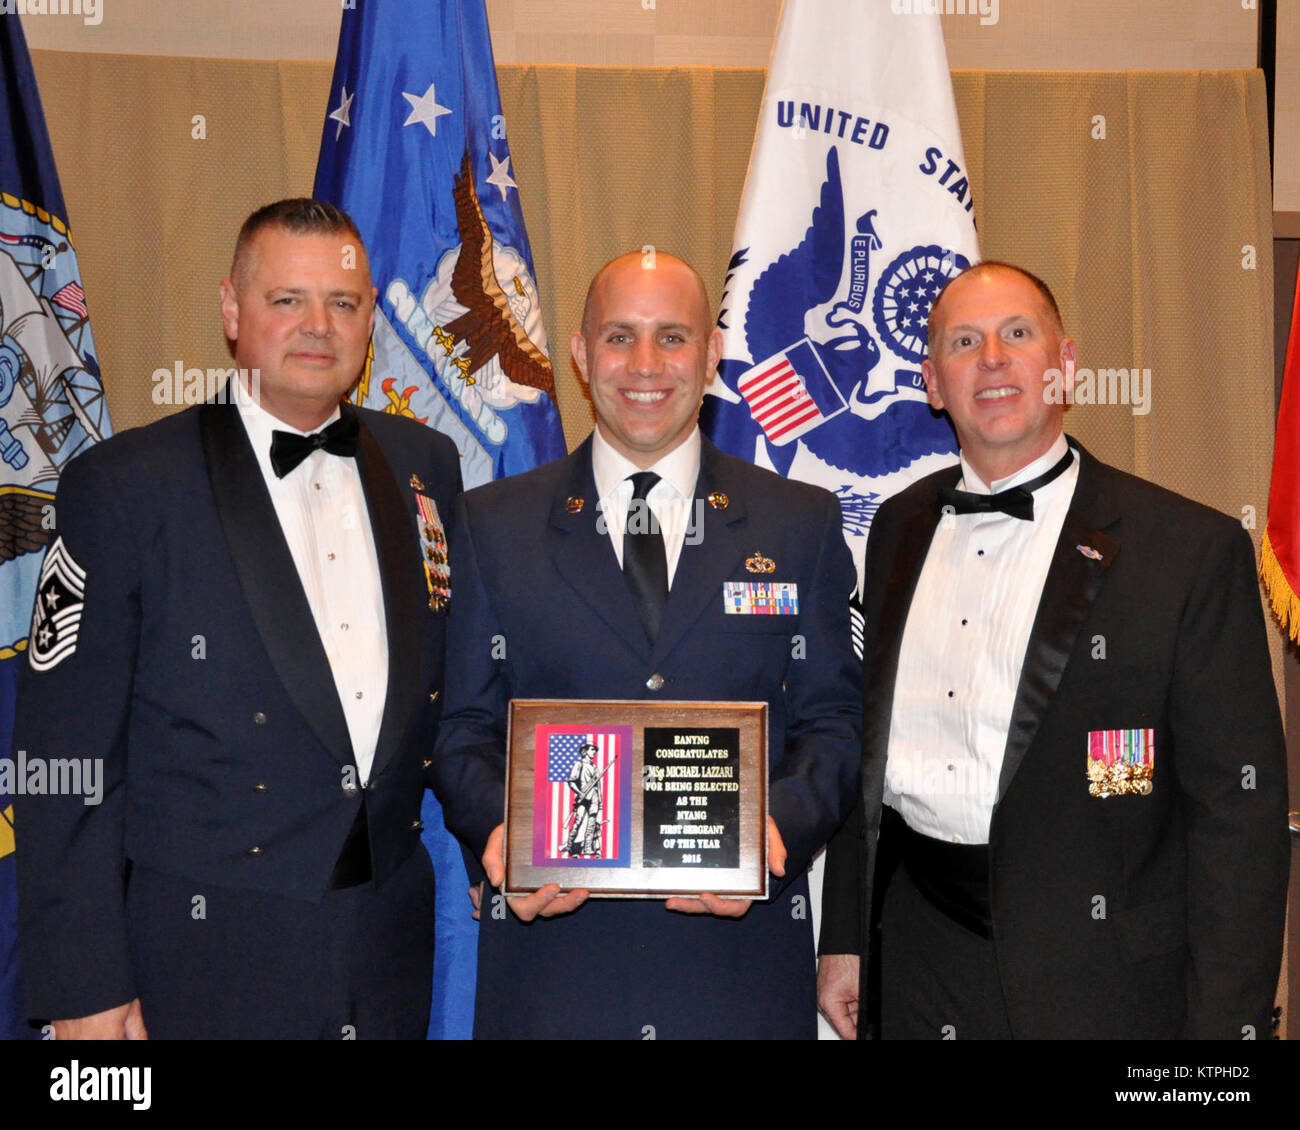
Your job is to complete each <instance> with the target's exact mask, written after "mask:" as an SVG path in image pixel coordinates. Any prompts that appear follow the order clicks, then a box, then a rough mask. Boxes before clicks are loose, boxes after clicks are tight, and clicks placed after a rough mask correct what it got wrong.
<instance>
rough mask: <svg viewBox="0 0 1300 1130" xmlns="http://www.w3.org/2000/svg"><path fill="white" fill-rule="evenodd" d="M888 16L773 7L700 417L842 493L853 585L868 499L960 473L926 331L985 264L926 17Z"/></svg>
mask: <svg viewBox="0 0 1300 1130" xmlns="http://www.w3.org/2000/svg"><path fill="white" fill-rule="evenodd" d="M891 7H892V6H891V5H889V4H886V3H884V2H883V0H869V2H864V3H858V4H843V3H838V2H837V0H786V3H785V7H784V10H783V12H782V15H781V21H780V26H779V28H778V30H777V37H776V45H775V47H774V48H773V51H772V62H771V67H770V69H769V72H768V79H767V90H766V92H765V94H764V97H763V104H762V107H761V109H760V111H759V124H758V131H757V134H756V136H755V138H754V148H753V152H752V154H751V156H750V162H749V176H748V179H747V181H746V183H745V193H744V197H743V199H742V200H741V205H740V216H739V219H738V220H737V223H736V237H735V241H734V244H733V246H734V247H735V249H736V250H735V252H734V254H733V255H732V258H731V263H730V265H729V267H728V273H727V282H726V289H725V293H724V295H723V299H722V309H721V311H720V313H719V316H718V324H719V325H720V326H721V328H722V331H723V360H722V364H721V365H720V367H719V379H718V380H717V381H715V382H714V384H713V386H712V387H711V389H710V390H709V391H710V393H711V394H712V395H709V396H707V397H706V398H705V406H704V413H703V419H704V421H705V427H706V430H708V431H709V432H710V434H711V435H712V437H713V438H714V440H716V441H717V443H718V444H719V445H720V446H721V447H723V448H725V449H726V450H728V451H731V452H732V453H734V454H736V455H740V456H742V457H743V458H746V459H752V460H753V461H754V462H756V463H759V464H761V465H763V466H766V467H770V468H772V469H774V470H776V471H778V472H779V473H781V474H783V475H786V476H788V477H791V478H797V479H803V480H805V481H807V482H812V483H816V484H818V485H819V486H824V487H826V488H827V489H829V490H831V491H834V492H835V494H836V495H838V497H839V499H840V504H841V506H842V507H843V510H844V528H845V535H846V537H847V538H848V541H849V545H850V548H852V550H853V553H854V559H855V560H856V562H857V565H858V571H859V576H860V575H861V571H862V562H863V556H864V554H865V550H866V537H867V532H868V530H869V529H870V526H871V519H872V517H873V516H874V514H875V512H876V510H877V508H878V507H879V505H880V503H881V502H882V501H884V499H886V498H888V497H889V496H890V495H891V494H894V493H895V492H897V491H898V490H901V489H902V488H903V487H905V486H906V485H907V484H908V483H910V482H912V481H913V480H915V479H917V478H920V477H921V476H922V475H925V474H928V473H929V472H931V471H933V470H935V469H936V468H938V467H940V466H943V465H945V464H949V463H952V462H953V459H954V452H955V451H956V449H957V446H956V439H955V437H954V435H953V432H952V429H951V428H950V427H949V425H948V422H947V420H946V419H944V418H943V417H942V416H940V415H938V414H936V413H934V412H932V411H931V410H930V408H929V406H928V405H927V403H926V399H925V385H924V382H923V381H922V379H921V362H922V361H923V360H924V359H925V356H926V347H927V342H926V328H925V327H926V318H927V317H928V315H929V312H930V305H931V303H932V302H933V301H934V296H935V295H936V294H937V293H938V291H939V290H940V288H941V287H942V286H943V285H944V283H945V282H946V281H947V280H948V279H949V278H951V277H952V276H953V275H955V274H956V273H957V272H958V271H960V270H962V269H963V268H965V267H966V266H968V265H969V264H970V263H971V262H974V261H976V260H977V259H978V244H977V242H976V237H975V220H974V202H973V198H972V195H971V185H970V179H969V176H968V174H967V172H966V167H965V159H964V158H963V156H962V147H961V134H960V132H959V130H958V127H957V111H956V107H955V105H954V103H953V97H952V84H951V81H950V78H949V75H948V61H947V57H946V54H945V52H944V46H943V36H942V32H941V29H940V25H939V20H938V17H937V16H935V17H933V18H931V17H918V16H915V15H896V14H894V13H893V12H892V11H891Z"/></svg>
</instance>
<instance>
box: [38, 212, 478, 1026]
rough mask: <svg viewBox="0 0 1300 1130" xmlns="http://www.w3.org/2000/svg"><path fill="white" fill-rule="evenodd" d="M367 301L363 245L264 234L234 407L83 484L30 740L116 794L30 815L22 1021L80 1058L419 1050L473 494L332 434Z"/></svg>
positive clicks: (224, 403)
mask: <svg viewBox="0 0 1300 1130" xmlns="http://www.w3.org/2000/svg"><path fill="white" fill-rule="evenodd" d="M374 300H375V290H374V287H373V285H372V284H371V279H370V269H369V266H368V263H367V259H366V254H365V249H364V247H363V246H362V242H361V237H360V235H359V234H358V233H357V230H356V226H355V225H354V224H353V222H352V220H351V219H350V218H349V217H348V216H347V215H346V214H345V213H343V212H340V211H339V210H338V209H336V208H334V207H333V206H331V205H329V204H324V203H321V202H319V201H314V200H285V201H280V202H279V203H277V204H271V205H268V206H267V207H265V208H263V209H261V210H260V211H258V212H255V213H254V214H253V215H252V216H250V217H249V219H248V220H247V221H246V222H245V224H244V227H243V229H242V230H241V232H240V235H239V239H238V242H237V244H236V248H235V255H234V262H233V264H232V266H231V270H230V278H229V279H227V280H225V281H223V282H222V284H221V309H222V317H223V321H224V326H225V331H226V336H227V337H228V338H231V339H233V340H234V342H235V359H236V361H237V362H238V364H239V366H240V369H239V376H238V377H237V378H235V379H234V380H232V382H231V385H230V386H229V387H228V388H227V389H226V390H224V392H225V395H222V396H218V397H216V398H215V399H214V401H213V402H209V403H208V404H204V405H201V406H198V407H195V408H192V409H189V410H187V411H184V412H180V413H178V414H176V415H173V416H169V417H167V418H166V419H164V420H161V421H159V422H158V423H156V424H152V425H150V426H149V427H146V428H139V429H135V430H133V431H129V432H125V433H123V434H121V435H119V436H117V437H116V438H114V439H112V440H109V441H107V442H106V443H103V444H101V445H100V446H98V447H96V448H94V449H93V450H91V451H90V452H88V453H87V454H86V455H84V456H82V457H81V458H78V459H76V460H74V461H73V462H72V464H71V465H70V466H69V468H68V470H67V472H66V473H65V474H64V476H63V480H62V484H61V486H60V487H59V493H58V498H57V523H58V535H59V536H58V538H57V540H56V541H55V542H54V543H53V545H52V546H51V547H50V550H49V552H48V554H47V557H46V561H45V564H44V566H43V568H42V575H41V581H40V584H39V586H38V596H37V600H38V605H37V611H36V615H35V618H34V622H33V630H32V633H31V638H32V645H31V649H30V653H29V654H30V657H31V662H30V666H29V668H28V669H26V670H24V672H23V679H22V682H21V684H20V687H19V694H18V711H17V720H16V725H15V738H14V744H15V748H17V749H23V750H26V752H27V754H28V757H29V758H30V757H67V756H76V757H91V758H95V759H99V760H102V763H103V765H104V779H105V795H104V799H103V803H102V804H99V805H97V806H89V807H88V806H85V805H83V804H82V798H81V797H79V796H49V797H37V796H29V797H21V798H19V804H18V813H17V819H16V826H17V834H18V837H19V848H20V850H19V852H18V862H19V871H18V879H19V896H20V927H21V934H20V936H21V941H22V946H23V964H24V967H25V968H26V972H27V1003H28V1011H29V1013H30V1014H31V1015H33V1016H34V1017H39V1018H46V1019H53V1020H54V1021H55V1024H54V1027H55V1032H56V1035H57V1036H58V1037H59V1038H60V1039H63V1038H69V1037H77V1036H81V1037H91V1038H95V1037H99V1038H120V1037H123V1036H125V1037H128V1038H139V1037H143V1036H144V1035H145V1034H146V1032H147V1033H148V1035H150V1036H152V1037H155V1038H156V1037H159V1036H164V1037H208V1038H228V1039H231V1038H233V1039H246V1038H256V1037H292V1038H325V1039H341V1038H347V1037H356V1038H363V1039H364V1038H369V1037H394V1036H396V1037H408V1038H420V1037H423V1035H424V1032H425V1027H426V1024H427V1020H428V1009H429V995H430V980H431V964H432V956H433V917H432V902H433V872H432V868H431V866H430V864H429V859H428V856H427V855H426V854H425V851H424V848H423V846H422V845H421V843H420V833H419V826H420V825H419V813H420V802H421V798H422V793H423V789H424V785H425V765H426V764H427V761H426V759H427V758H428V756H429V750H430V748H431V746H432V742H433V737H434V730H435V725H436V719H437V709H438V704H437V703H436V702H435V701H434V699H435V696H436V694H437V692H438V690H439V688H440V686H441V680H442V660H443V651H442V644H443V624H444V622H445V620H446V603H447V598H448V596H449V592H448V589H449V577H448V576H447V571H446V562H445V557H444V556H443V555H442V554H441V553H440V551H438V550H437V549H436V548H435V547H436V546H437V545H438V543H439V541H440V539H441V538H442V537H443V535H444V531H442V530H439V529H437V527H438V526H440V525H441V523H442V519H443V518H445V517H449V516H450V513H451V507H452V504H453V502H454V500H455V498H456V496H457V495H458V494H459V489H460V473H459V463H458V458H457V455H456V451H455V449H454V448H453V446H452V444H451V443H450V441H448V440H447V439H446V438H445V437H443V436H440V435H438V434H437V433H435V432H433V431H432V430H430V429H428V428H424V427H421V426H419V425H418V424H416V423H414V422H413V421H410V420H402V419H400V418H397V417H394V416H388V415H383V414H381V413H377V412H370V411H367V410H364V409H353V408H352V407H350V406H349V405H346V404H342V405H341V404H340V397H342V396H343V394H344V393H345V392H346V391H347V390H348V389H349V388H350V387H351V386H352V385H353V384H354V383H355V382H356V380H357V377H358V376H359V375H360V372H361V369H362V365H363V364H364V362H365V358H366V350H367V345H368V342H369V339H370V332H371V329H372V327H373V325H374ZM51 606H56V609H54V610H52V608H51ZM69 609H73V610H75V611H72V612H71V613H70V612H69Z"/></svg>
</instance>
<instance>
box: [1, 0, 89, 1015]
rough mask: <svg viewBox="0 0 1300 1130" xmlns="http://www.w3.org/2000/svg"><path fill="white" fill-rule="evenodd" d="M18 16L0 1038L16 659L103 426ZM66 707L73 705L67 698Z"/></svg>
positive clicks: (10, 151)
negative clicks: (62, 515) (72, 481)
mask: <svg viewBox="0 0 1300 1130" xmlns="http://www.w3.org/2000/svg"><path fill="white" fill-rule="evenodd" d="M67 215H68V213H67V209H66V208H65V207H64V204H63V192H62V190H61V189H60V188H59V177H58V173H57V172H56V170H55V167H54V153H53V151H52V150H51V149H50V137H49V134H48V133H47V132H46V129H45V115H44V113H43V112H42V110H41V98H40V94H39V92H38V91H37V89H36V77H35V75H33V73H32V63H31V58H30V56H29V55H28V54H27V43H26V40H24V38H23V28H22V22H21V21H20V20H19V19H18V18H17V17H11V18H9V19H0V1037H7V1038H17V1037H21V1036H24V1035H31V1034H32V1030H31V1028H30V1027H29V1026H28V1024H27V1018H26V1015H25V1009H24V1006H23V995H22V983H21V978H20V974H19V968H18V938H17V930H18V914H17V891H16V881H15V868H14V827H13V802H12V790H13V788H14V787H15V785H16V782H15V781H14V778H13V767H14V753H13V750H12V745H11V741H12V737H13V719H14V693H15V689H16V687H17V681H18V665H19V664H20V663H21V662H22V657H23V655H24V654H25V653H26V651H27V646H28V629H29V627H30V625H31V623H32V600H33V596H34V594H35V591H36V584H37V580H38V578H39V577H40V575H41V562H42V557H43V555H44V552H45V550H46V548H47V547H48V546H49V545H51V543H53V542H54V541H55V537H56V530H55V513H54V493H55V489H56V487H57V486H58V481H59V474H60V473H61V472H62V470H63V468H64V467H65V466H66V465H67V463H68V460H70V459H72V458H73V457H74V456H75V455H77V454H79V453H80V452H82V451H84V450H85V449H86V448H87V447H89V446H90V445H91V444H94V443H97V442H98V441H99V440H101V439H103V438H105V437H106V436H108V435H109V434H110V433H111V431H112V428H111V426H110V424H109V419H108V405H107V403H106V402H105V400H104V387H103V384H102V383H101V381H100V373H99V360H98V355H97V353H96V351H95V340H94V338H93V337H92V336H91V333H90V320H89V316H88V314H87V310H86V295H85V292H84V291H83V290H82V287H81V270H80V268H79V267H78V266H77V253H76V250H75V249H74V246H73V242H72V235H71V233H70V232H69V230H68V222H67ZM68 709H75V705H74V704H71V703H70V704H69V705H68Z"/></svg>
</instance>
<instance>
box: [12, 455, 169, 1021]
mask: <svg viewBox="0 0 1300 1130" xmlns="http://www.w3.org/2000/svg"><path fill="white" fill-rule="evenodd" d="M92 454H94V453H92ZM102 467H103V461H102V460H94V459H88V458H84V457H83V458H82V459H79V460H74V461H73V462H72V463H71V464H70V465H69V466H68V468H67V470H66V471H65V473H64V475H63V478H62V483H61V485H60V487H59V492H58V497H57V499H56V508H55V515H56V529H57V534H56V537H55V540H54V541H53V542H52V543H51V544H50V546H49V547H48V549H47V551H46V555H45V561H44V564H43V565H42V570H41V581H40V583H39V586H38V593H37V600H38V601H43V602H45V604H46V609H45V612H46V613H58V614H59V615H58V617H57V618H56V619H55V621H54V622H53V623H44V624H42V623H39V622H38V623H37V624H36V625H35V627H34V632H33V636H32V639H31V640H30V641H29V645H28V651H27V659H26V661H25V662H24V664H23V668H24V669H23V671H22V673H21V676H20V680H19V688H18V701H17V707H16V715H15V723H14V751H15V758H16V760H17V762H18V763H19V764H20V765H21V764H22V763H23V762H24V760H25V762H26V767H27V772H26V778H27V780H26V782H25V783H24V787H20V788H17V789H15V792H16V793H17V794H18V795H16V796H15V838H16V853H17V868H18V887H19V892H18V893H19V938H20V944H21V947H22V960H23V966H24V968H25V970H26V982H27V1009H28V1014H29V1015H30V1016H32V1017H34V1018H40V1019H73V1018H77V1017H81V1016H88V1015H91V1014H93V1013H96V1012H102V1011H104V1010H106V1009H109V1008H113V1007H116V1006H118V1005H121V1004H125V1003H126V1002H128V1001H130V1000H131V999H132V998H134V997H135V996H136V988H135V984H134V979H133V975H132V971H131V961H130V953H129V945H128V937H127V925H126V909H125V901H124V895H125V878H126V864H125V855H124V848H123V843H124V828H125V819H126V795H127V776H126V774H127V764H126V749H127V739H128V731H129V726H130V713H131V695H132V683H133V677H134V672H135V666H136V656H137V650H138V646H139V639H140V555H141V553H142V552H144V548H143V546H142V542H143V541H144V540H145V539H147V537H148V534H147V531H146V530H144V529H142V528H141V527H140V524H139V522H138V521H132V519H131V518H130V517H128V516H127V515H126V514H124V513H123V512H122V511H123V509H124V507H123V506H122V504H121V500H122V499H123V498H125V497H128V495H126V494H125V493H124V492H123V491H122V490H121V489H120V488H117V487H115V484H114V483H113V482H112V481H111V480H110V478H109V476H108V474H107V471H106V470H101V468H102ZM150 489H152V488H150ZM78 588H80V589H81V590H82V591H81V592H80V593H78V591H77V590H78ZM78 604H79V605H80V608H79V611H74V609H76V607H77V605H78ZM56 633H57V635H56ZM56 639H57V640H58V643H57V645H55V643H54V641H55V640H56ZM74 764H75V765H79V766H80V778H81V781H80V784H81V787H80V789H74V788H73V787H70V786H71V785H73V784H75V779H74V776H73V774H72V771H71V767H72V766H73V765H74ZM60 765H63V766H65V769H64V771H63V775H62V783H61V784H60V783H59V781H60V778H59V776H58V775H57V774H58V772H59V766H60ZM37 767H41V768H43V770H44V780H45V784H44V787H41V786H39V785H37V784H36V781H37V778H36V776H35V773H36V771H37Z"/></svg>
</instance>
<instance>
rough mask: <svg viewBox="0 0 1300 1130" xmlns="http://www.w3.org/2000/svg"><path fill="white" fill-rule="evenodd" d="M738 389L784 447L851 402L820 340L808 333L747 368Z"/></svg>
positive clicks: (762, 424) (771, 437)
mask: <svg viewBox="0 0 1300 1130" xmlns="http://www.w3.org/2000/svg"><path fill="white" fill-rule="evenodd" d="M736 390H737V391H738V392H739V393H740V395H741V396H743V397H744V398H745V402H746V403H747V404H748V405H749V412H750V415H752V416H753V417H754V422H755V423H756V424H758V426H759V427H760V428H762V429H763V434H764V435H765V436H767V438H768V440H769V441H770V442H772V443H774V444H776V445H777V446H778V447H781V446H784V445H785V444H787V443H791V442H793V441H794V440H796V439H798V438H799V437H800V436H801V435H803V434H804V433H806V432H810V431H812V429H813V428H815V427H817V426H818V425H820V424H824V423H825V422H826V421H827V420H829V419H830V418H831V417H832V416H838V415H839V414H840V413H841V412H843V411H844V410H845V408H847V407H848V404H847V403H846V402H845V400H844V397H843V396H841V395H840V391H839V389H837V388H836V387H835V385H834V383H833V382H832V381H831V379H830V374H829V373H827V371H826V366H825V365H823V364H822V360H821V358H820V357H819V356H818V355H817V348H816V346H815V345H814V344H813V343H812V342H811V341H810V340H809V339H808V338H806V337H805V338H804V339H803V340H801V341H797V342H795V343H794V345H791V346H789V347H787V348H785V349H782V350H780V351H779V352H777V353H774V354H772V356H771V357H767V358H764V359H763V360H762V361H760V362H759V363H758V364H757V365H755V366H753V367H752V368H751V369H748V370H746V371H745V372H744V373H742V374H741V376H740V378H739V380H738V381H737V382H736Z"/></svg>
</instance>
